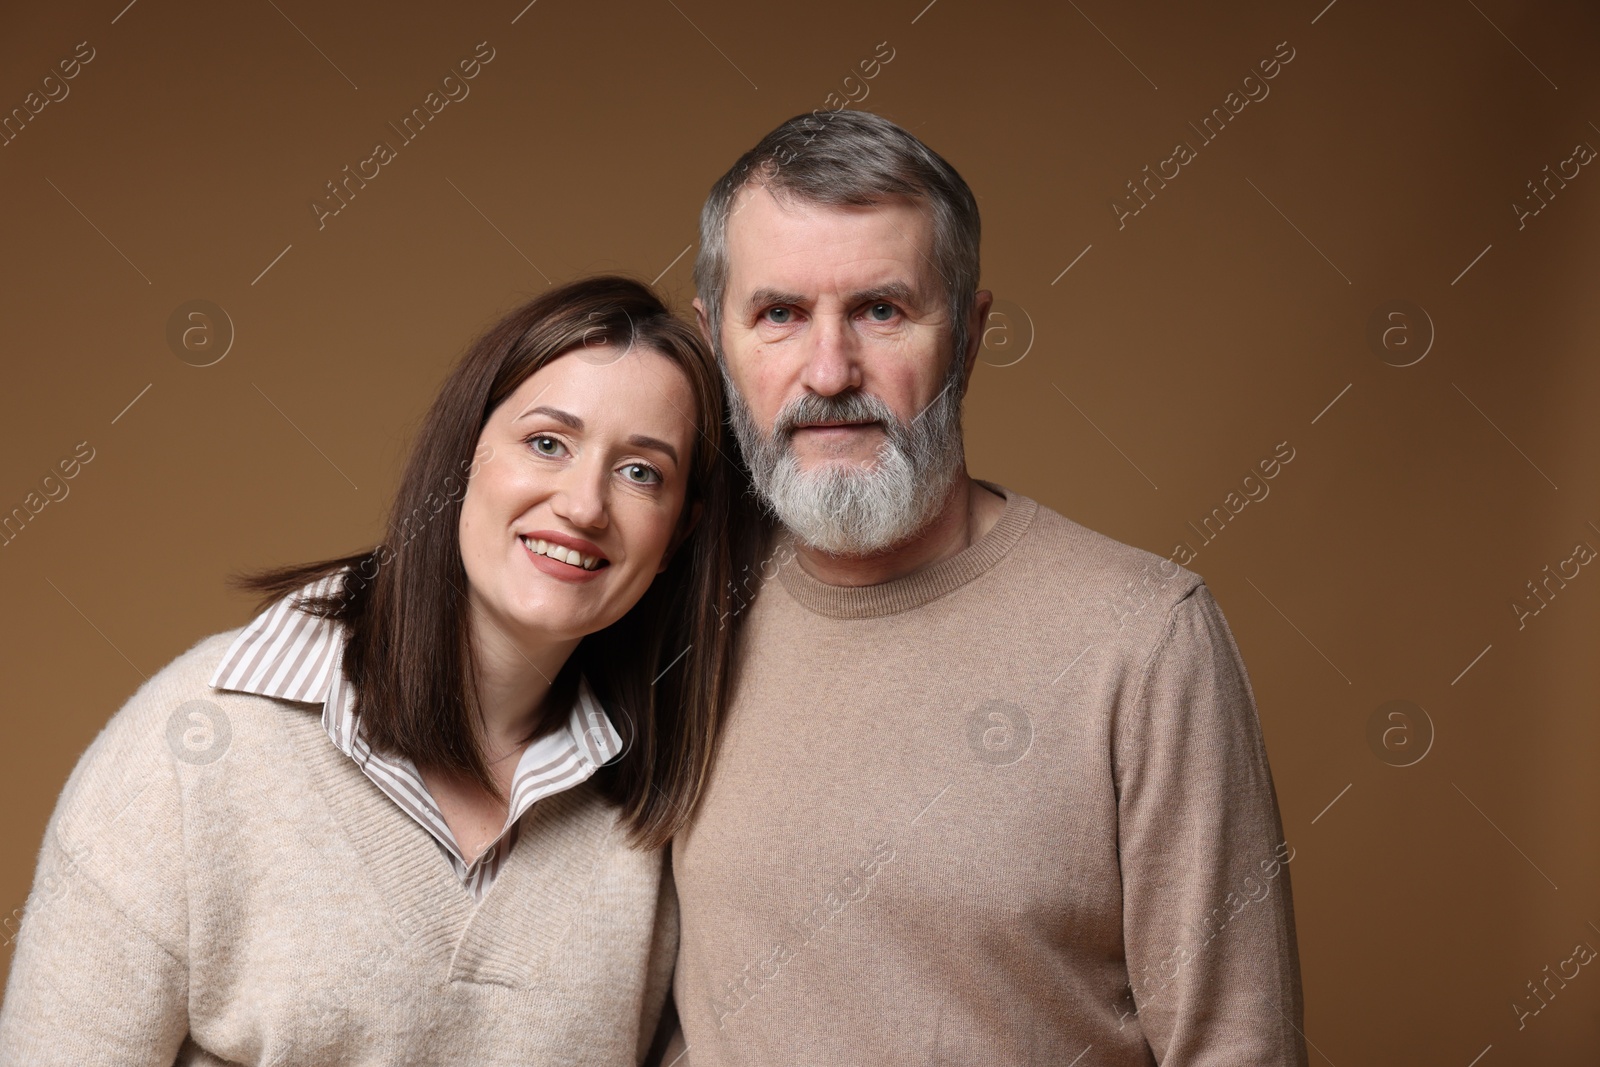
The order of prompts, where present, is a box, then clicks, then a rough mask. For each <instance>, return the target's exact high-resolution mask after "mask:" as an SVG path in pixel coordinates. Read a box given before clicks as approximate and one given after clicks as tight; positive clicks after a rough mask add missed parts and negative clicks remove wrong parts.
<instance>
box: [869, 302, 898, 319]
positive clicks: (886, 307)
mask: <svg viewBox="0 0 1600 1067" xmlns="http://www.w3.org/2000/svg"><path fill="white" fill-rule="evenodd" d="M867 317H868V318H869V319H871V320H872V321H874V322H888V321H889V320H890V319H892V318H894V305H893V304H884V303H877V304H873V305H872V306H871V307H869V308H867Z"/></svg>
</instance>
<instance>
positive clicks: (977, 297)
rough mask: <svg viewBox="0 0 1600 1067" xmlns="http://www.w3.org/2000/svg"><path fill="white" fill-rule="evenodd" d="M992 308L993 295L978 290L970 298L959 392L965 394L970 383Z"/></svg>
mask: <svg viewBox="0 0 1600 1067" xmlns="http://www.w3.org/2000/svg"><path fill="white" fill-rule="evenodd" d="M993 306H994V294H993V293H991V292H990V291H989V290H987V289H979V290H978V291H977V292H976V293H974V294H973V296H972V317H971V318H970V319H968V320H967V352H966V359H965V363H966V368H965V370H963V371H962V373H961V391H962V393H965V392H966V391H967V386H968V385H969V384H970V383H971V381H972V369H973V368H974V367H975V366H977V364H978V353H979V352H981V351H982V350H983V331H984V329H985V328H986V327H987V326H988V324H989V309H990V308H992V307H993Z"/></svg>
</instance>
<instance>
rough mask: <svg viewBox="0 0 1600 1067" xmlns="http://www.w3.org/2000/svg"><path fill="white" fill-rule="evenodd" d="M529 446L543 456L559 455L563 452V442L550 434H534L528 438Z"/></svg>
mask: <svg viewBox="0 0 1600 1067" xmlns="http://www.w3.org/2000/svg"><path fill="white" fill-rule="evenodd" d="M528 447H530V448H532V449H533V450H534V451H535V452H537V453H538V454H539V455H541V456H559V455H560V454H561V442H560V441H557V440H556V439H555V438H554V437H551V436H550V435H549V434H544V433H536V434H534V435H533V436H532V437H530V438H528Z"/></svg>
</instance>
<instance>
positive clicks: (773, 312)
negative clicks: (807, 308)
mask: <svg viewBox="0 0 1600 1067" xmlns="http://www.w3.org/2000/svg"><path fill="white" fill-rule="evenodd" d="M764 314H765V315H766V319H767V321H768V322H770V323H772V324H773V325H774V326H787V325H788V324H789V323H791V322H793V321H794V312H793V311H792V310H790V309H789V308H768V309H767V310H766V311H765V312H764Z"/></svg>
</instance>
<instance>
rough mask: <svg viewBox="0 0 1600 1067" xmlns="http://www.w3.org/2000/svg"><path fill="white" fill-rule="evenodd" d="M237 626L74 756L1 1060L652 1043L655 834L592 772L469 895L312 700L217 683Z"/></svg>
mask: <svg viewBox="0 0 1600 1067" xmlns="http://www.w3.org/2000/svg"><path fill="white" fill-rule="evenodd" d="M233 637H234V634H233V633H228V634H219V635H216V636H213V637H210V638H207V639H206V640H204V641H201V642H200V643H199V644H198V645H196V646H195V647H194V648H193V649H191V650H190V651H188V652H187V653H185V654H184V655H182V656H181V657H179V658H178V659H177V660H175V661H174V662H173V663H172V664H170V665H169V666H167V667H166V668H165V669H164V670H162V671H161V672H160V673H159V674H157V675H156V676H155V677H154V678H152V679H151V680H150V681H149V682H147V683H146V684H145V685H143V686H141V687H140V689H139V691H138V692H137V693H136V694H134V696H133V697H132V699H130V700H129V701H128V703H127V704H126V706H124V707H123V708H122V710H121V711H119V712H118V713H117V714H116V715H115V716H114V717H113V718H112V719H111V721H110V723H109V724H108V725H107V726H106V728H105V730H104V731H103V732H102V733H101V735H100V736H99V737H98V738H97V739H96V740H95V742H94V743H93V744H92V745H91V746H90V748H89V750H88V751H87V752H86V753H85V754H84V756H83V758H82V759H81V760H80V761H79V763H78V767H77V769H76V770H75V771H74V772H73V774H72V776H71V778H70V779H69V780H68V782H67V786H66V789H65V791H64V792H63V793H62V796H61V800H60V802H59V803H58V805H57V808H56V811H55V814H54V815H53V816H52V818H51V820H50V823H49V826H48V828H47V830H46V833H45V841H44V846H43V849H42V851H41V854H40V861H39V874H38V878H37V881H36V884H35V889H34V892H33V894H32V896H31V897H30V898H29V901H28V904H27V907H26V910H25V913H24V916H23V919H22V926H21V930H20V932H19V937H18V945H17V950H16V956H15V959H14V961H13V964H12V969H11V977H10V981H9V984H8V987H7V990H6V998H5V1002H4V1005H3V1006H0V1065H3V1067H24V1065H26V1067H45V1065H49V1064H62V1065H66V1064H71V1065H73V1067H87V1065H96V1064H105V1065H107V1067H143V1065H150V1067H170V1065H172V1064H175V1063H176V1064H180V1065H190V1064H194V1065H208V1067H209V1065H215V1067H223V1065H234V1064H252V1065H260V1067H291V1065H298V1064H304V1065H310V1064H319V1065H320V1064H349V1065H373V1067H377V1065H380V1064H381V1065H385V1067H389V1065H396V1064H418V1065H422V1064H428V1065H434V1064H472V1065H474V1067H479V1065H490V1064H505V1065H513V1064H515V1065H517V1067H530V1065H542V1064H636V1063H638V1062H639V1061H640V1059H641V1058H642V1057H643V1055H644V1052H645V1050H646V1047H647V1046H648V1044H649V1041H650V1038H651V1036H652V1035H653V1032H654V1030H655V1027H656V1022H657V1019H658V1017H659V1014H660V1010H661V1007H662V1004H663V1002H664V1000H665V997H666V991H667V986H668V982H669V979H670V972H671V967H672V963H673V957H674V953H675V951H676V946H677V915H676V909H675V905H674V903H673V896H672V892H671V887H670V882H667V881H665V880H664V864H663V860H662V856H661V854H660V853H644V852H638V851H635V850H633V849H630V848H628V847H627V846H626V845H625V844H624V843H623V839H622V835H621V832H620V830H619V828H618V827H617V825H616V823H615V818H614V809H613V808H612V807H610V806H609V805H607V804H606V803H605V802H604V801H602V800H601V798H600V797H599V796H598V794H597V793H596V792H595V790H594V788H593V783H592V782H590V783H585V784H584V785H582V786H579V787H577V788H575V789H572V790H570V791H568V792H564V793H560V794H557V795H555V796H553V797H550V798H548V799H546V800H544V801H541V802H540V803H539V804H537V805H535V807H534V808H533V809H531V810H530V811H529V812H528V813H527V815H525V816H524V821H523V825H522V834H521V836H520V837H519V839H518V841H517V844H516V846H515V847H514V848H513V849H512V850H511V854H510V855H509V857H508V858H507V860H506V863H505V866H504V867H502V868H501V871H500V874H499V877H498V878H497V880H496V882H495V884H494V887H493V888H492V890H491V891H490V892H489V894H488V896H487V897H486V898H485V899H484V901H483V903H482V904H481V905H474V903H473V901H472V898H471V897H470V896H469V895H468V894H467V892H466V891H465V890H464V889H463V888H462V885H461V883H460V881H459V880H457V878H456V876H455V874H454V873H453V872H452V871H451V869H450V867H449V865H448V864H447V863H446V862H445V860H444V858H443V857H442V856H441V855H440V853H439V849H438V848H437V846H436V845H435V844H434V842H433V841H432V840H431V839H430V838H429V837H428V834H427V832H426V831H425V830H423V829H422V828H421V827H420V826H418V825H417V823H416V822H415V821H414V820H412V819H411V818H410V817H409V816H408V815H406V814H405V813H404V812H403V811H401V810H400V808H399V807H398V806H396V805H395V803H394V802H393V801H392V800H390V799H389V798H388V797H387V796H385V795H384V794H383V793H382V792H381V791H380V790H379V789H378V788H377V787H376V786H375V785H373V783H372V782H371V781H370V780H369V779H368V778H367V777H366V775H364V774H363V773H362V772H361V770H360V768H358V767H357V766H356V764H355V763H354V762H353V761H352V760H351V759H350V758H349V757H347V756H345V755H344V754H343V753H341V752H339V751H338V750H337V749H335V748H334V746H333V745H332V744H330V743H329V741H328V737H327V735H326V734H325V733H324V732H323V728H322V724H321V721H320V717H319V714H318V712H319V710H320V709H318V708H316V707H314V706H312V705H304V704H295V703H290V702H285V701H277V700H271V699H267V698H263V697H256V696H248V695H243V694H236V693H226V692H221V691H218V690H213V689H211V688H210V687H209V686H208V685H207V684H206V682H207V679H208V678H209V676H210V674H211V672H212V670H213V669H214V668H215V667H216V664H217V661H218V659H219V657H220V656H221V655H222V653H223V652H224V650H226V649H227V647H228V645H229V643H230V642H231V640H232V638H233Z"/></svg>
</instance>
